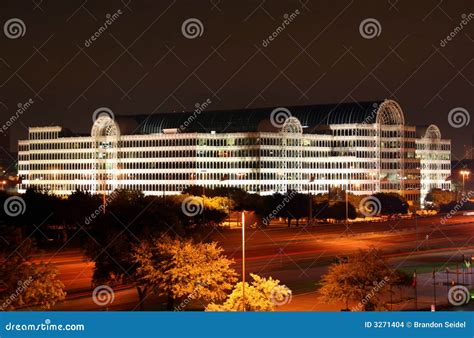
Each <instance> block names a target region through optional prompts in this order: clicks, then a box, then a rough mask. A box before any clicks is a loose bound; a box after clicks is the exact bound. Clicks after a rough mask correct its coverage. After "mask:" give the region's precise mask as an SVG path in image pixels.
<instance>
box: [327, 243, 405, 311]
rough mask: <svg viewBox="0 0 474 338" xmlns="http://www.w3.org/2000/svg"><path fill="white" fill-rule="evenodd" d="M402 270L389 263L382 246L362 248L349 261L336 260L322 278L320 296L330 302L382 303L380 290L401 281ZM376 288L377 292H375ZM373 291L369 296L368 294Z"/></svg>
mask: <svg viewBox="0 0 474 338" xmlns="http://www.w3.org/2000/svg"><path fill="white" fill-rule="evenodd" d="M400 276H401V274H400V273H399V272H398V271H396V270H394V269H391V268H390V267H389V265H388V264H387V263H386V261H385V260H384V259H383V257H382V255H381V252H380V251H379V250H375V249H371V250H369V251H362V250H361V251H359V252H358V253H357V254H356V255H355V256H353V257H350V258H349V259H348V260H347V261H342V262H338V263H334V264H332V265H331V266H330V267H329V271H328V273H327V274H325V275H324V276H323V277H322V279H321V284H322V287H321V288H320V289H319V295H320V298H321V299H322V300H323V301H326V302H328V303H335V302H343V303H344V304H345V305H346V308H347V306H348V303H349V302H355V303H360V302H362V301H363V300H364V299H365V301H364V302H363V306H362V309H363V310H372V309H374V308H375V307H376V306H378V305H380V304H381V297H380V296H381V294H382V293H383V292H388V291H389V284H392V285H398V284H399V283H400ZM374 289H375V290H376V291H377V292H374ZM368 295H370V297H367V296H368Z"/></svg>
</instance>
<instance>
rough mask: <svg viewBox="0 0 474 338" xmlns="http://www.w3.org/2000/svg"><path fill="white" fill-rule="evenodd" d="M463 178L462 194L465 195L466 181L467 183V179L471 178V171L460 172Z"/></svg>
mask: <svg viewBox="0 0 474 338" xmlns="http://www.w3.org/2000/svg"><path fill="white" fill-rule="evenodd" d="M459 173H460V174H461V176H462V193H463V195H464V194H465V193H466V191H465V181H466V177H469V174H470V173H471V172H470V171H469V170H461V171H460V172H459Z"/></svg>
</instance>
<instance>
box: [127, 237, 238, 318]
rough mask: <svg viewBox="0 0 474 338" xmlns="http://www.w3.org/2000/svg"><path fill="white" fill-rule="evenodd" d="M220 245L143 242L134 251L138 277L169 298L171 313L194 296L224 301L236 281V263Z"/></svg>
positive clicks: (165, 238)
mask: <svg viewBox="0 0 474 338" xmlns="http://www.w3.org/2000/svg"><path fill="white" fill-rule="evenodd" d="M223 251H224V250H223V249H222V248H220V247H217V243H215V242H213V243H195V242H193V241H192V240H179V239H172V238H171V237H168V236H164V237H161V238H159V239H156V240H153V241H151V242H142V243H141V244H140V245H138V246H137V247H135V249H134V254H133V257H134V260H135V263H136V264H137V266H138V267H137V274H138V275H139V276H140V281H141V284H142V285H146V286H148V287H149V288H151V289H152V290H153V291H154V292H155V293H157V294H159V295H164V296H167V298H168V305H167V310H172V309H173V306H174V302H175V300H178V299H180V298H183V297H186V296H189V295H191V294H194V298H197V299H202V300H204V301H208V302H209V301H217V300H222V299H224V298H225V296H226V293H225V292H226V291H227V290H230V289H231V288H232V284H233V283H234V282H235V281H236V277H235V276H236V273H235V271H234V270H233V269H232V268H230V265H231V264H233V261H232V260H229V259H227V258H226V257H225V256H224V255H223V254H222V253H223Z"/></svg>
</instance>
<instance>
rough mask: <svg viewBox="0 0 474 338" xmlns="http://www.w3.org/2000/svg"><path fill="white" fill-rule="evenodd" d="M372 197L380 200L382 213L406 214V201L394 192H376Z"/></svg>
mask: <svg viewBox="0 0 474 338" xmlns="http://www.w3.org/2000/svg"><path fill="white" fill-rule="evenodd" d="M373 197H374V198H375V199H376V200H378V201H380V205H381V210H380V213H381V214H382V215H393V214H406V213H407V212H408V203H407V202H406V201H405V200H404V199H403V197H402V196H400V195H399V194H396V193H377V194H375V195H373Z"/></svg>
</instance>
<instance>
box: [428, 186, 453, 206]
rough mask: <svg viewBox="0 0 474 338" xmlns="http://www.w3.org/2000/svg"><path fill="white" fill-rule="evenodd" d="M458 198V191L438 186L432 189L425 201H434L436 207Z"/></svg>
mask: <svg viewBox="0 0 474 338" xmlns="http://www.w3.org/2000/svg"><path fill="white" fill-rule="evenodd" d="M455 200H456V193H454V192H452V191H448V190H442V189H438V188H433V189H431V190H430V191H429V192H428V194H427V195H426V198H425V201H426V202H430V203H432V204H433V205H434V206H435V207H436V208H440V207H441V206H443V205H446V204H449V203H451V202H453V201H455Z"/></svg>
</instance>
